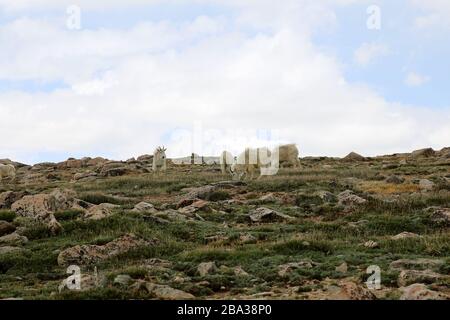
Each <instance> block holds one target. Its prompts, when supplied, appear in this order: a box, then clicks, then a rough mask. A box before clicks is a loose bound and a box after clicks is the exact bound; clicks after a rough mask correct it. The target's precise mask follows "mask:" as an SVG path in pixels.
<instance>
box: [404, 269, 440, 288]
mask: <svg viewBox="0 0 450 320" xmlns="http://www.w3.org/2000/svg"><path fill="white" fill-rule="evenodd" d="M440 279H443V276H442V275H441V274H439V273H435V272H433V271H431V270H402V271H401V272H400V275H399V276H398V280H397V283H398V285H399V286H400V287H405V286H407V285H410V284H413V283H433V282H436V281H438V280H440Z"/></svg>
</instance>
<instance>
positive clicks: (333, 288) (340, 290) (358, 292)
mask: <svg viewBox="0 0 450 320" xmlns="http://www.w3.org/2000/svg"><path fill="white" fill-rule="evenodd" d="M324 298H325V299H327V300H375V299H376V296H375V295H374V294H373V293H372V292H371V291H370V290H369V289H367V288H366V287H365V286H363V285H360V284H357V283H354V282H348V281H345V280H343V281H340V282H339V283H338V284H337V285H330V286H328V287H327V288H326V295H325V297H324Z"/></svg>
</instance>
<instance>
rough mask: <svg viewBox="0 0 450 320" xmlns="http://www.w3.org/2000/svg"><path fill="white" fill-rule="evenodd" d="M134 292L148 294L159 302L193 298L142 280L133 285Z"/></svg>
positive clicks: (181, 292)
mask: <svg viewBox="0 0 450 320" xmlns="http://www.w3.org/2000/svg"><path fill="white" fill-rule="evenodd" d="M132 288H133V290H134V291H143V290H145V291H146V292H148V293H149V295H150V296H152V297H154V298H156V299H160V300H192V299H195V297H194V296H193V295H192V294H190V293H187V292H185V291H182V290H178V289H174V288H172V287H170V286H167V285H161V284H155V283H151V282H146V281H143V280H139V281H137V282H136V283H135V284H134V285H133V287H132Z"/></svg>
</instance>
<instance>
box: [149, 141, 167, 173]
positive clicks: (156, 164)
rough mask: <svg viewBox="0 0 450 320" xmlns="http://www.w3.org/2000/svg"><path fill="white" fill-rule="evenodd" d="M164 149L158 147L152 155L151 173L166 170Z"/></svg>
mask: <svg viewBox="0 0 450 320" xmlns="http://www.w3.org/2000/svg"><path fill="white" fill-rule="evenodd" d="M166 150H167V149H166V148H164V147H158V148H156V150H155V152H154V153H153V168H152V169H153V171H155V172H156V171H158V170H159V171H166V170H167V157H166Z"/></svg>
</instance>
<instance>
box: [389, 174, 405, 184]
mask: <svg viewBox="0 0 450 320" xmlns="http://www.w3.org/2000/svg"><path fill="white" fill-rule="evenodd" d="M386 182H387V183H392V184H402V183H403V182H405V179H404V178H401V177H399V176H394V175H393V176H389V177H388V178H387V179H386Z"/></svg>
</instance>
